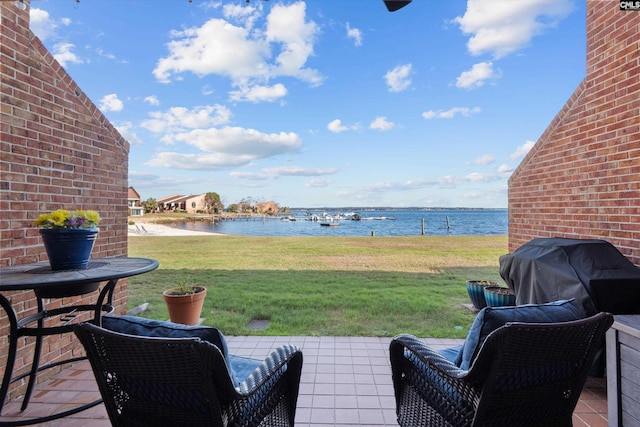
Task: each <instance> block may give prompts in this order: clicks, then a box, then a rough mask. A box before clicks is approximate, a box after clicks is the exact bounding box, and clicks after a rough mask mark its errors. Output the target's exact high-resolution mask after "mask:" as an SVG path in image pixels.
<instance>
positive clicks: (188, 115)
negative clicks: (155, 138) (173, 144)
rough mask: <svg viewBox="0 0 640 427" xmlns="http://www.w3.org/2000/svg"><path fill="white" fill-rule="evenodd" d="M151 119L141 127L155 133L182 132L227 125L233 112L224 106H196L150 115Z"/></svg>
mask: <svg viewBox="0 0 640 427" xmlns="http://www.w3.org/2000/svg"><path fill="white" fill-rule="evenodd" d="M149 116H151V119H149V120H145V121H143V122H142V123H141V124H140V125H141V126H142V127H143V128H145V129H147V130H149V131H151V132H155V133H173V132H181V131H184V130H185V129H197V128H207V127H210V126H219V125H224V124H227V123H228V122H229V120H230V118H231V111H230V110H229V109H228V108H227V107H225V106H223V105H219V104H216V105H205V106H196V107H194V108H192V109H187V108H184V107H172V108H170V109H169V110H167V111H165V112H161V111H154V112H151V113H149Z"/></svg>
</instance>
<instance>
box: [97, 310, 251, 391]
mask: <svg viewBox="0 0 640 427" xmlns="http://www.w3.org/2000/svg"><path fill="white" fill-rule="evenodd" d="M102 327H103V328H105V329H109V330H111V331H114V332H120V333H123V334H127V335H137V336H143V337H160V338H200V339H202V340H204V341H208V342H210V343H211V344H213V345H215V346H216V347H218V348H219V349H220V352H221V353H222V355H223V356H224V358H225V361H226V363H227V369H228V370H229V376H230V377H231V381H232V382H233V385H234V386H237V385H238V384H240V383H241V382H242V381H244V380H245V378H247V377H248V376H249V374H251V372H253V370H254V369H255V368H256V367H257V366H258V365H259V364H260V361H259V360H254V359H247V358H244V357H238V356H230V355H229V352H228V350H227V341H226V340H225V338H224V335H222V332H220V331H219V330H218V329H216V328H213V327H211V326H187V325H181V324H178V323H172V322H165V321H162V320H152V319H145V318H142V317H136V316H104V317H103V318H102Z"/></svg>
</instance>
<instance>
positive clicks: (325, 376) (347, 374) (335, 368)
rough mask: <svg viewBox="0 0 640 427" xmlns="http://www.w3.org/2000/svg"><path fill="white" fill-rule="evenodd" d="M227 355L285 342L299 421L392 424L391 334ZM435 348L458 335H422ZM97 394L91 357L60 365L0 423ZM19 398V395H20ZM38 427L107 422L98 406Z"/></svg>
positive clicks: (580, 414) (578, 425)
mask: <svg viewBox="0 0 640 427" xmlns="http://www.w3.org/2000/svg"><path fill="white" fill-rule="evenodd" d="M228 341H229V351H230V353H233V354H237V355H240V356H248V357H253V358H256V359H263V358H264V357H265V356H266V355H267V354H268V353H269V352H270V350H271V349H272V348H275V347H277V346H279V345H282V344H286V343H290V344H293V345H296V346H298V347H300V348H301V349H302V351H303V354H304V363H303V368H302V378H301V384H300V394H299V397H298V408H297V412H296V425H297V426H313V427H321V426H344V427H347V426H397V423H396V421H395V409H394V408H395V402H394V397H393V386H392V384H391V368H390V365H389V354H388V348H389V342H390V338H372V337H258V336H249V337H228ZM425 341H426V342H427V343H428V344H429V345H431V346H433V347H434V348H447V347H452V346H454V345H458V344H460V343H461V342H462V340H454V339H426V340H425ZM605 387H606V381H605V380H604V379H603V378H590V379H589V380H588V381H587V386H586V387H585V389H584V391H583V393H582V396H581V398H580V402H579V403H578V405H577V407H576V411H575V412H574V415H573V422H574V426H575V427H585V426H590V427H604V426H607V400H606V388H605ZM98 397H99V393H98V391H97V386H96V384H95V381H94V380H93V374H92V372H91V368H90V367H89V364H88V362H86V361H83V362H80V363H78V364H75V365H74V366H73V367H70V368H69V369H65V370H64V371H62V372H61V373H60V374H58V375H57V376H56V377H55V378H54V379H52V380H49V381H47V382H46V383H43V384H40V385H38V386H37V387H36V389H35V391H34V396H33V397H32V400H31V403H30V404H29V407H28V408H27V410H25V412H24V413H21V412H20V401H16V402H11V403H9V404H8V405H6V406H5V407H4V408H3V411H2V413H3V416H1V417H0V425H1V424H2V422H7V421H17V420H22V419H25V418H29V417H33V416H42V415H45V414H49V413H53V412H59V411H60V410H61V409H65V408H68V407H70V406H73V404H74V402H75V403H78V402H81V403H85V402H90V401H92V400H95V399H96V398H98ZM18 400H19V399H18ZM40 425H43V426H65V427H67V426H69V427H73V426H91V427H94V426H95V427H101V426H108V425H110V424H109V419H108V417H107V414H106V411H105V409H104V406H103V405H102V404H100V405H98V406H96V407H93V408H91V409H88V410H86V411H84V412H81V413H79V414H75V415H72V416H70V417H67V418H64V419H62V420H56V421H50V422H48V423H44V424H40Z"/></svg>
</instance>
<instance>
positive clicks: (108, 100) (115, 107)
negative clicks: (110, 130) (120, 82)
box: [98, 93, 124, 112]
mask: <svg viewBox="0 0 640 427" xmlns="http://www.w3.org/2000/svg"><path fill="white" fill-rule="evenodd" d="M98 108H100V110H102V112H109V111H113V112H118V111H122V109H123V108H124V103H123V102H122V101H121V100H120V99H118V95H117V94H115V93H111V94H109V95H105V96H103V97H102V99H101V100H100V105H99V107H98Z"/></svg>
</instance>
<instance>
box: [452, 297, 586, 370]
mask: <svg viewBox="0 0 640 427" xmlns="http://www.w3.org/2000/svg"><path fill="white" fill-rule="evenodd" d="M584 317H585V313H584V311H583V309H582V307H581V306H580V305H579V304H578V303H577V302H576V299H575V298H572V299H570V300H559V301H554V302H549V303H546V304H525V305H517V306H507V307H485V308H483V309H482V310H480V312H479V313H478V315H477V316H476V318H475V320H474V321H473V324H472V325H471V328H470V329H469V333H468V334H467V338H466V339H465V342H464V345H463V347H462V350H461V351H460V352H459V353H458V357H457V358H456V360H455V361H454V363H455V364H456V365H457V366H459V367H460V368H461V369H465V370H466V369H469V367H470V366H471V363H472V361H473V359H474V358H475V356H476V354H477V353H478V351H479V350H480V347H482V344H483V343H484V341H485V339H486V338H487V336H488V335H489V334H490V333H491V332H493V331H494V330H496V329H498V328H499V327H501V326H504V325H505V324H506V323H508V322H525V323H556V322H568V321H571V320H578V319H583V318H584Z"/></svg>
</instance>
